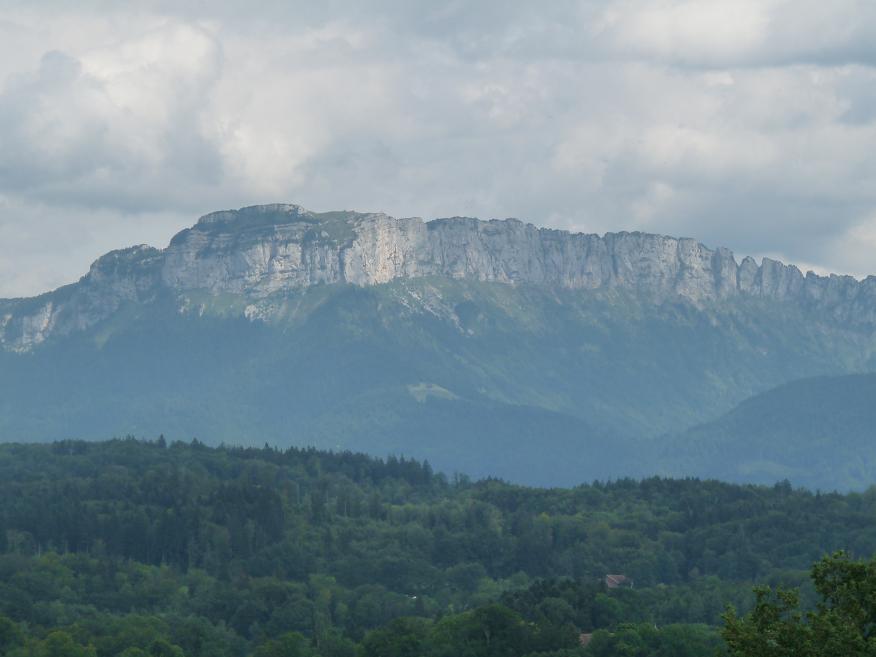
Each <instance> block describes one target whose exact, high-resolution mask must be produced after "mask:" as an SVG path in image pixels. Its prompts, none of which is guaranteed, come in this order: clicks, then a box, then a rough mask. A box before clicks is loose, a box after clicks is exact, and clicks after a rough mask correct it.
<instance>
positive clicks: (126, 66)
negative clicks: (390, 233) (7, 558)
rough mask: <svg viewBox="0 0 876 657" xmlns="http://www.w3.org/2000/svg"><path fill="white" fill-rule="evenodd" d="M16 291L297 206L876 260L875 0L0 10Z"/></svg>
mask: <svg viewBox="0 0 876 657" xmlns="http://www.w3.org/2000/svg"><path fill="white" fill-rule="evenodd" d="M2 5H4V10H3V12H2V13H0V296H13V295H25V294H34V293H37V292H40V291H43V290H45V289H48V288H49V287H53V286H55V285H58V284H61V283H64V282H68V281H70V280H75V278H77V277H78V276H79V275H80V274H81V273H83V272H84V271H85V270H86V268H87V266H88V264H89V262H90V260H92V259H94V258H95V257H97V256H98V255H100V254H101V253H102V252H103V251H105V250H107V249H109V248H113V247H120V246H124V245H127V244H130V243H136V242H151V243H155V244H156V245H159V246H160V245H163V243H164V242H166V241H167V239H168V238H169V237H170V235H171V234H172V233H173V232H174V231H175V230H177V229H179V228H182V227H184V226H185V225H188V224H190V223H192V221H193V220H194V219H195V218H196V217H197V216H198V215H199V214H203V213H206V212H208V211H211V210H215V209H220V208H225V207H238V206H241V205H246V204H252V203H263V202H273V201H293V202H298V203H301V204H302V205H305V206H307V207H311V208H313V209H339V208H354V209H362V210H384V211H387V212H390V213H392V214H397V215H412V214H417V215H422V216H426V217H431V216H447V215H454V214H465V215H474V216H480V217H484V218H489V217H505V216H517V217H520V218H523V219H527V220H530V221H533V222H535V223H538V224H543V225H551V226H556V227H562V228H569V229H574V230H583V231H592V232H604V231H607V230H647V231H653V232H661V233H669V234H675V235H685V236H693V237H696V238H698V239H700V240H702V241H703V242H705V243H707V244H710V245H713V246H715V245H723V246H728V247H730V248H732V249H734V250H735V251H737V252H738V253H745V254H755V255H758V254H769V255H772V256H779V257H781V258H783V259H785V260H789V261H793V262H798V263H802V264H804V265H805V266H811V267H813V268H816V269H819V270H831V271H839V272H850V273H855V274H859V275H863V274H867V273H870V272H876V158H874V157H873V156H872V153H874V152H876V91H874V90H876V4H874V3H872V2H869V1H865V0H861V1H856V0H837V1H835V2H832V3H824V2H820V1H818V2H816V1H811V0H794V1H793V2H792V1H791V0H760V1H756V0H697V1H695V2H693V1H691V2H684V1H668V0H654V1H648V0H644V1H637V2H633V1H623V0H616V1H604V2H572V1H570V0H558V1H557V2H553V3H548V6H547V8H545V7H536V4H535V3H530V2H514V1H507V0H506V1H505V2H493V1H485V2H479V3H466V2H448V3H440V4H435V3H426V2H424V3H411V2H401V1H400V0H385V1H378V0H363V1H360V2H355V3H354V2H339V1H336V0H335V1H329V2H326V3H304V2H301V3H295V2H279V1H278V2H266V3H260V5H259V8H258V10H255V9H254V8H253V6H252V4H251V3H249V4H244V3H238V2H225V3H221V2H217V3H201V2H194V1H192V2H189V3H186V2H173V3H171V2H152V3H139V8H138V9H137V10H133V9H122V8H120V7H121V5H116V4H109V3H104V2H92V3H87V2H86V3H77V5H76V8H75V10H74V9H72V8H71V6H70V5H69V3H60V2H42V3H33V2H29V3H20V4H19V3H9V2H6V3H2Z"/></svg>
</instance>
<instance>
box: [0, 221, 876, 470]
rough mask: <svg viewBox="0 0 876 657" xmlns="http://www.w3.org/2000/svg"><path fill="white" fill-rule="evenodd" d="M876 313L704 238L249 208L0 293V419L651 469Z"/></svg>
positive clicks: (872, 286)
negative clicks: (4, 295)
mask: <svg viewBox="0 0 876 657" xmlns="http://www.w3.org/2000/svg"><path fill="white" fill-rule="evenodd" d="M874 329H876V278H872V277H871V278H868V279H866V280H864V281H860V282H859V281H857V280H855V279H853V278H851V277H845V276H829V277H821V276H816V275H815V274H812V273H809V274H806V275H804V274H802V273H801V272H800V271H799V270H798V269H797V268H796V267H794V266H790V265H784V264H782V263H779V262H776V261H774V260H769V259H764V260H763V261H762V262H761V263H760V264H758V263H756V262H755V261H754V260H753V259H751V258H745V259H743V260H742V261H741V262H737V261H736V260H735V258H734V257H733V254H732V253H730V252H729V251H728V250H726V249H716V250H712V249H709V248H706V247H705V246H703V245H702V244H699V243H698V242H696V241H695V240H691V239H677V238H672V237H665V236H660V235H649V234H644V233H625V232H621V233H608V234H606V235H603V236H598V235H585V234H573V233H569V232H565V231H558V230H548V229H543V228H537V227H535V226H532V225H530V224H525V223H523V222H521V221H518V220H515V219H505V220H492V221H479V220H477V219H471V218H463V217H453V218H448V219H435V220H433V221H428V222H427V221H423V220H422V219H418V218H407V219H397V218H393V217H390V216H387V215H385V214H374V213H357V212H347V211H345V212H327V213H314V212H310V211H307V210H304V209H303V208H301V207H299V206H296V205H264V206H255V207H249V208H243V209H240V210H229V211H222V212H215V213H212V214H208V215H206V216H205V217H202V218H201V219H200V220H199V221H198V222H197V223H196V224H195V225H194V226H193V227H191V228H189V229H186V230H183V231H182V232H180V233H179V234H178V235H176V236H175V237H174V238H173V239H172V240H171V242H170V244H169V245H168V246H167V248H165V249H162V250H159V249H154V248H151V247H146V246H138V247H133V248H129V249H125V250H122V251H114V252H112V253H109V254H107V255H105V256H103V257H102V258H100V259H99V260H97V262H95V263H94V265H92V267H91V269H90V270H89V272H88V273H87V274H86V275H85V276H84V277H83V278H82V279H80V280H79V281H78V282H77V283H74V284H72V285H68V286H66V287H63V288H60V289H58V290H55V291H54V292H49V293H46V294H43V295H41V296H39V297H35V298H32V299H12V300H5V301H0V439H3V440H54V439H63V438H76V437H80V438H95V439H98V438H107V437H111V436H113V435H125V434H133V435H138V436H157V435H158V434H159V433H163V434H165V435H166V436H167V437H168V438H176V439H191V438H192V437H198V438H200V439H202V440H205V441H209V442H214V443H218V442H221V441H225V442H228V443H238V444H240V443H243V444H257V445H262V444H264V443H265V441H268V442H271V443H273V444H278V445H315V446H319V447H324V448H331V449H341V450H343V449H352V450H359V451H367V452H371V453H375V454H378V455H385V454H387V453H395V454H405V455H409V456H416V457H420V458H428V459H430V461H432V463H433V465H435V466H437V467H439V468H441V469H444V470H447V471H453V470H458V471H463V472H468V473H470V474H472V475H496V476H502V477H507V478H509V479H513V480H516V481H521V482H527V483H535V484H547V485H554V484H557V485H561V484H574V483H577V482H581V481H586V480H590V479H595V478H598V479H606V478H609V477H617V476H622V475H635V474H645V473H649V472H653V469H654V468H655V467H656V466H655V461H654V459H655V458H657V457H660V458H661V459H662V456H660V455H661V454H662V452H660V450H655V446H656V445H657V444H658V443H659V441H660V440H661V438H660V437H661V436H662V435H664V434H673V435H679V434H682V433H683V432H684V431H685V430H686V429H688V428H689V427H692V426H695V425H699V424H703V423H708V422H709V421H712V420H715V419H716V418H718V417H720V416H722V415H723V414H726V413H728V412H730V411H731V410H732V409H733V408H734V407H735V406H736V405H737V404H739V403H740V402H743V401H744V400H745V399H747V398H749V397H752V396H753V395H757V394H761V393H764V392H765V391H767V390H769V389H771V388H773V387H775V386H780V385H783V384H786V383H788V382H791V381H794V380H798V379H802V378H804V377H813V376H823V375H846V374H852V373H858V372H868V371H873V370H874V369H876V358H874V353H876V333H874ZM789 408H790V406H789ZM684 435H691V436H697V435H700V434H699V433H697V432H694V433H691V434H684ZM823 438H824V439H823V440H821V438H819V440H820V441H821V442H819V443H818V444H824V445H828V447H827V448H830V445H831V441H834V444H835V443H836V441H842V440H843V434H842V432H841V431H840V430H838V431H837V433H836V435H824V436H823ZM673 445H674V446H677V445H678V443H677V442H673ZM722 449H723V448H722ZM776 453H778V454H782V453H783V450H782V449H781V447H780V446H779V447H777V449H776ZM649 455H650V456H649ZM652 457H653V458H652ZM682 461H683V463H694V464H695V463H698V461H696V460H691V459H682ZM874 462H876V460H874ZM683 463H682V464H683ZM672 466H673V464H672V463H669V464H666V463H665V462H664V461H661V465H660V467H661V468H664V469H665V470H667V471H676V470H674V469H673V467H672ZM780 466H781V464H778V465H777V466H776V467H775V468H773V469H772V470H770V471H771V472H774V471H775V472H779V471H783V470H781V468H780ZM792 471H793V472H799V470H792ZM691 474H696V472H692V473H691ZM804 474H805V473H804ZM821 474H822V475H824V476H820V478H819V479H817V481H818V482H819V485H823V483H824V482H825V481H828V480H829V478H826V477H829V474H830V473H827V474H825V473H821ZM874 474H876V473H874ZM858 480H860V478H859V479H856V481H858ZM813 481H816V480H815V479H813ZM799 483H806V481H801V482H799ZM837 485H843V483H842V482H839V483H838V484H837Z"/></svg>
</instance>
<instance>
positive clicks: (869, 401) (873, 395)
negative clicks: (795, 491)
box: [660, 374, 876, 490]
mask: <svg viewBox="0 0 876 657" xmlns="http://www.w3.org/2000/svg"><path fill="white" fill-rule="evenodd" d="M874 439H876V374H861V375H849V376H834V377H815V378H809V379H803V380H800V381H794V382H791V383H788V384H785V385H783V386H779V387H778V388H775V389H773V390H770V391H768V392H765V393H763V394H760V395H756V396H755V397H752V398H751V399H748V400H746V401H745V402H743V403H742V404H740V405H739V406H738V407H737V408H735V409H733V410H732V411H731V412H729V413H727V414H726V415H724V416H722V417H720V418H719V419H717V420H715V421H713V422H709V423H706V424H703V425H699V426H696V427H694V428H692V429H690V430H688V431H686V432H684V433H682V434H681V435H679V436H675V437H673V438H672V439H670V440H668V441H666V443H665V444H661V446H660V449H662V450H663V454H662V460H663V462H664V464H665V471H666V472H670V473H674V474H676V475H680V474H681V475H684V474H692V473H696V474H697V475H699V476H704V477H715V478H717V479H721V480H724V481H749V482H755V483H772V482H775V481H778V480H781V479H789V480H790V481H792V482H794V483H796V484H801V485H805V486H808V487H809V488H812V489H816V488H820V489H822V490H831V489H834V488H837V487H838V488H842V489H857V490H863V489H864V488H866V487H867V486H869V485H870V484H871V483H872V482H873V472H874V469H876V440H874ZM660 442H661V443H663V441H660Z"/></svg>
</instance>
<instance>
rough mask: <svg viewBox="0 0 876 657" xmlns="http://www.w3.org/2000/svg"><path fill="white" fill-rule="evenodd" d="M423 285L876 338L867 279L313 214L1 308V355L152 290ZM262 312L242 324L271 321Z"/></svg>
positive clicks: (632, 247)
mask: <svg viewBox="0 0 876 657" xmlns="http://www.w3.org/2000/svg"><path fill="white" fill-rule="evenodd" d="M430 276H440V277H448V278H452V279H465V280H474V281H484V282H498V283H506V284H514V285H539V286H546V287H556V288H561V289H581V290H601V289H605V290H611V289H620V290H626V291H630V292H632V293H634V294H636V295H638V296H639V297H640V298H642V299H643V300H646V301H650V302H662V301H665V300H666V299H670V298H673V297H678V298H681V299H685V300H687V301H689V302H691V303H694V304H698V305H701V304H704V303H710V302H720V301H721V300H723V299H727V298H731V297H735V296H755V297H765V298H773V299H778V300H791V301H793V302H795V303H800V304H804V305H807V306H814V307H817V308H818V309H820V311H821V312H823V313H824V314H825V316H826V317H829V318H831V319H832V320H834V321H837V322H843V323H847V324H855V325H866V326H873V325H876V277H872V276H871V277H868V278H867V279H865V280H863V281H857V280H855V279H854V278H852V277H850V276H836V275H831V276H828V277H823V276H818V275H816V274H814V273H812V272H809V273H808V274H806V275H805V276H804V275H803V274H802V273H801V272H800V270H799V269H797V267H795V266H793V265H784V264H782V263H780V262H778V261H775V260H771V259H769V258H764V259H763V261H762V263H761V264H760V265H758V264H757V263H756V262H755V261H754V260H753V259H752V258H745V259H743V260H742V262H741V263H737V262H736V260H735V258H734V257H733V254H732V253H731V252H730V251H728V250H727V249H723V248H719V249H715V250H711V249H708V248H707V247H705V246H703V245H702V244H700V243H698V242H696V241H695V240H692V239H687V238H674V237H666V236H661V235H652V234H647V233H638V232H634V233H628V232H620V233H606V234H605V235H603V236H601V237H600V236H598V235H588V234H581V233H569V232H566V231H559V230H551V229H544V228H536V227H535V226H533V225H531V224H525V223H523V222H521V221H519V220H516V219H506V220H491V221H480V220H477V219H472V218H464V217H454V218H449V219H435V220H433V221H429V222H425V221H423V220H422V219H419V218H407V219H396V218H393V217H390V216H388V215H385V214H381V213H358V212H352V211H341V212H325V213H314V212H310V211H309V210H305V209H304V208H302V207H300V206H298V205H292V204H271V205H258V206H252V207H247V208H242V209H240V210H223V211H219V212H213V213H211V214H208V215H205V216H203V217H202V218H201V219H200V220H199V221H198V222H197V223H196V224H195V226H194V227H192V228H189V229H186V230H183V231H182V232H180V233H179V234H178V235H176V236H175V237H174V238H173V239H172V240H171V242H170V245H169V246H168V247H167V248H166V249H164V250H159V249H153V248H150V247H145V246H140V247H134V248H129V249H124V250H121V251H114V252H111V253H109V254H107V255H105V256H103V257H102V258H100V259H98V260H97V261H96V262H95V263H94V265H92V267H91V269H90V271H89V272H88V274H87V275H86V276H84V277H83V278H82V279H81V280H80V281H79V282H78V283H76V284H74V285H72V286H67V287H65V288H62V289H61V290H57V291H55V292H53V293H47V294H44V295H41V296H39V297H36V298H35V299H25V300H21V299H19V300H6V301H3V300H0V346H2V347H3V348H5V349H11V350H16V351H27V350H29V349H32V348H33V347H34V346H36V345H38V344H40V343H42V342H43V341H45V340H46V339H47V338H48V337H49V336H51V335H54V334H60V335H66V334H70V333H73V332H76V331H80V330H83V329H85V328H88V327H90V326H93V325H94V324H96V323H97V322H99V321H102V320H104V319H106V318H108V317H110V316H111V315H112V314H113V313H114V312H115V311H116V310H117V309H118V308H119V307H120V305H122V304H123V303H125V302H131V301H133V302H143V301H149V300H151V299H154V298H155V297H156V296H157V295H158V294H160V293H161V292H162V291H170V292H185V291H191V290H205V291H207V292H209V293H210V294H214V295H215V294H226V293H227V294H237V295H244V296H246V297H248V298H250V299H251V300H253V301H254V302H259V301H261V300H263V299H265V298H267V297H270V296H271V295H276V294H283V293H287V292H289V291H291V290H296V289H301V288H306V287H310V286H313V285H322V284H337V283H343V284H352V285H358V286H369V285H378V284H383V283H388V282H390V281H393V280H399V279H413V278H423V277H430ZM270 315H271V312H270V309H267V310H266V309H265V308H259V309H257V311H256V312H253V313H251V316H252V317H258V318H260V319H266V318H269V317H270Z"/></svg>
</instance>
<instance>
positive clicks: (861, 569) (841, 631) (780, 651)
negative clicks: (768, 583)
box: [722, 552, 876, 657]
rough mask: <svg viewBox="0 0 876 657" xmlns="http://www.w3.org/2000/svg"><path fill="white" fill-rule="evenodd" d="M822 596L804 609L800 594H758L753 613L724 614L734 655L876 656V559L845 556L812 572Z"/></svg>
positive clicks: (763, 591)
mask: <svg viewBox="0 0 876 657" xmlns="http://www.w3.org/2000/svg"><path fill="white" fill-rule="evenodd" d="M812 579H813V582H814V583H815V589H816V591H817V592H818V594H819V596H820V597H821V602H819V604H818V606H817V608H816V609H815V610H814V611H809V612H806V613H803V612H802V611H801V610H800V603H799V595H798V593H797V591H795V590H782V589H778V590H775V591H773V590H771V589H768V588H759V589H756V590H755V594H756V597H757V601H756V603H755V606H754V609H753V610H752V611H751V613H750V614H748V615H747V616H745V617H743V618H739V617H738V616H737V615H736V613H735V612H734V611H733V610H732V609H731V610H728V612H727V613H726V614H725V615H724V621H725V626H724V629H723V632H722V634H723V636H724V640H725V641H726V643H727V647H728V649H729V654H730V655H731V656H732V657H836V656H837V655H843V656H844V657H876V560H871V561H869V562H862V561H853V560H851V559H850V558H849V557H848V555H846V554H845V553H842V552H839V553H836V554H834V555H831V556H828V557H825V558H824V559H822V560H821V561H820V562H819V563H817V564H816V565H815V566H813V568H812Z"/></svg>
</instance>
